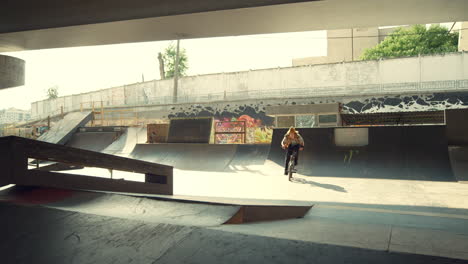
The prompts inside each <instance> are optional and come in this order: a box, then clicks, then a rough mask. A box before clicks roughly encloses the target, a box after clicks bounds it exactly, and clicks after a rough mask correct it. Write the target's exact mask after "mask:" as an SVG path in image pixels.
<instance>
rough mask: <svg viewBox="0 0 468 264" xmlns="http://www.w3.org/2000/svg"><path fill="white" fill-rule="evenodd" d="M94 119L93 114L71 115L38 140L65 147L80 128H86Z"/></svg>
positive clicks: (77, 113)
mask: <svg viewBox="0 0 468 264" xmlns="http://www.w3.org/2000/svg"><path fill="white" fill-rule="evenodd" d="M92 118H93V114H92V113H91V112H75V113H69V114H67V115H66V116H65V117H64V119H62V120H60V121H58V122H57V123H56V124H55V125H54V126H53V127H51V128H50V130H49V131H47V132H45V133H44V134H43V135H41V136H40V137H39V138H38V140H40V141H44V142H49V143H54V144H59V145H64V144H65V143H67V142H68V141H69V140H70V139H71V137H72V136H73V134H74V133H75V132H76V130H77V129H78V128H79V127H82V126H85V125H86V124H87V123H88V122H89V121H91V119H92Z"/></svg>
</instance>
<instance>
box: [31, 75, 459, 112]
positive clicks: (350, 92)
mask: <svg viewBox="0 0 468 264" xmlns="http://www.w3.org/2000/svg"><path fill="white" fill-rule="evenodd" d="M461 90H468V80H450V81H432V82H408V83H387V84H366V85H349V86H328V87H308V88H291V89H273V90H247V91H239V92H220V93H210V94H201V95H181V96H178V97H177V100H174V97H172V96H159V97H148V96H144V95H139V96H136V97H132V98H131V100H123V101H125V103H124V104H112V101H96V102H87V103H81V104H80V105H75V106H71V105H56V108H58V109H51V107H50V105H49V106H47V107H44V108H46V109H48V110H49V111H47V112H45V113H40V114H38V115H36V116H32V117H31V118H32V119H36V120H37V119H42V118H46V117H47V116H54V115H59V114H61V113H62V112H63V113H67V112H73V111H84V110H92V109H97V108H100V107H101V104H102V105H103V107H104V108H113V107H135V106H149V105H168V104H175V103H177V104H184V103H209V102H216V101H236V100H249V99H275V98H294V97H302V98H304V97H310V98H313V97H330V96H365V95H369V96H373V95H375V96H378V95H391V94H411V93H418V94H421V93H434V92H454V91H461ZM41 102H42V103H43V104H47V103H48V101H41ZM62 107H63V111H62Z"/></svg>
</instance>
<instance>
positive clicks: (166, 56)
mask: <svg viewBox="0 0 468 264" xmlns="http://www.w3.org/2000/svg"><path fill="white" fill-rule="evenodd" d="M162 57H163V61H164V69H165V75H166V76H165V78H166V79H169V78H174V72H175V64H176V57H177V47H176V46H175V45H173V44H171V45H169V46H168V47H167V48H166V49H165V50H164V53H163V56H162ZM187 60H188V59H187V53H186V51H185V49H183V48H180V50H179V67H178V72H179V77H180V76H184V75H185V73H186V71H187V69H188V64H187ZM161 78H162V76H161Z"/></svg>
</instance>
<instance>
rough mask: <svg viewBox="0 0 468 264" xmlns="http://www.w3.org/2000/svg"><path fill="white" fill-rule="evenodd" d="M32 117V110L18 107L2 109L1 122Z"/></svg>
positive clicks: (26, 119) (15, 121) (17, 120)
mask: <svg viewBox="0 0 468 264" xmlns="http://www.w3.org/2000/svg"><path fill="white" fill-rule="evenodd" d="M29 119H31V112H30V111H26V110H21V109H16V108H9V109H4V110H0V124H13V123H18V122H23V121H28V120H29Z"/></svg>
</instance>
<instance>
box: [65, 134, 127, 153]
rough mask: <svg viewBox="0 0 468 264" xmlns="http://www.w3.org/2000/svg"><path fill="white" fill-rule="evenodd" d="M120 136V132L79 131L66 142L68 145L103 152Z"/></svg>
mask: <svg viewBox="0 0 468 264" xmlns="http://www.w3.org/2000/svg"><path fill="white" fill-rule="evenodd" d="M119 137H120V133H119V132H77V133H75V134H73V136H72V137H71V139H70V140H69V141H68V142H67V144H65V145H66V146H68V147H73V148H79V149H86V150H91V151H97V152H101V151H102V150H104V149H105V148H107V147H108V146H109V145H111V144H112V143H113V142H114V141H115V140H117V139H118V138H119Z"/></svg>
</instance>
